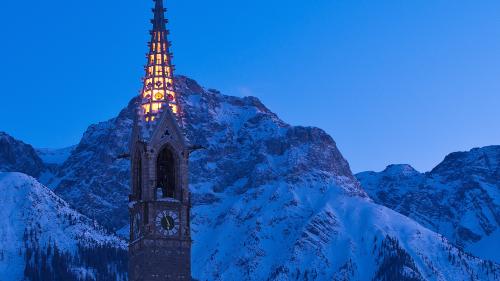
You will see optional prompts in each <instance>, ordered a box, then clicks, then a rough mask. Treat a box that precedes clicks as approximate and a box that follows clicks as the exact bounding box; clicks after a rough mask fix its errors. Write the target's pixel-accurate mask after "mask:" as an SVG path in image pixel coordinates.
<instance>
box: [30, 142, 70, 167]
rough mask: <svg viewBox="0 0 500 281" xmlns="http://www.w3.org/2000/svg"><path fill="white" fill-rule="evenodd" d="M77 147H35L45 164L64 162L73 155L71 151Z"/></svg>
mask: <svg viewBox="0 0 500 281" xmlns="http://www.w3.org/2000/svg"><path fill="white" fill-rule="evenodd" d="M74 149H75V146H74V145H72V146H69V147H65V148H56V149H53V148H37V149H35V151H36V153H37V154H38V156H39V157H40V158H41V159H42V161H43V162H44V163H45V164H55V165H61V164H63V163H64V162H65V161H66V160H67V159H68V158H69V156H70V155H71V152H72V151H73V150H74Z"/></svg>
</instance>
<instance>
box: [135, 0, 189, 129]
mask: <svg viewBox="0 0 500 281" xmlns="http://www.w3.org/2000/svg"><path fill="white" fill-rule="evenodd" d="M154 1H155V2H156V3H155V7H154V9H153V12H154V18H153V19H152V20H151V23H152V24H153V30H152V31H151V32H150V34H151V41H150V42H149V53H148V54H147V59H148V62H147V64H146V66H145V71H146V75H145V77H144V85H143V88H142V91H141V97H142V102H141V108H142V110H141V111H142V115H143V118H144V120H145V121H147V122H150V121H154V120H156V119H158V118H159V114H160V113H161V112H162V110H164V109H165V108H166V105H168V106H169V107H170V109H171V110H172V112H173V113H174V114H175V115H176V116H177V117H179V114H180V109H179V106H178V104H177V94H176V93H175V88H174V79H173V77H174V74H173V66H172V61H171V58H172V54H171V53H170V52H169V47H170V42H169V41H168V40H167V35H168V34H169V32H168V30H167V29H166V27H165V25H166V23H167V20H166V19H165V12H166V9H165V8H163V0H154Z"/></svg>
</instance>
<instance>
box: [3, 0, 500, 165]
mask: <svg viewBox="0 0 500 281" xmlns="http://www.w3.org/2000/svg"><path fill="white" fill-rule="evenodd" d="M152 5H153V3H152V0H141V1H131V0H120V1H119V0H107V1H102V0H87V1H68V0H66V1H62V0H51V1H35V0H24V1H4V2H3V3H2V5H1V6H2V7H1V9H0V26H1V28H0V40H1V44H0V84H1V89H0V97H1V103H0V105H1V107H0V131H6V132H8V133H10V134H11V135H13V136H15V137H17V138H20V139H22V140H24V141H25V142H28V143H31V144H33V145H34V146H37V147H62V146H68V145H71V144H75V143H77V142H78V140H79V139H80V137H81V135H82V134H83V132H84V130H85V129H86V127H87V126H88V125H89V124H91V123H94V122H98V121H103V120H106V119H108V118H111V117H113V116H115V115H116V114H117V113H118V112H119V110H120V109H121V108H122V107H124V106H125V105H126V103H127V102H128V100H129V99H130V98H131V97H132V96H133V95H135V94H137V93H138V90H139V89H140V77H141V76H142V74H143V64H144V63H145V56H144V54H145V52H146V49H147V48H146V42H147V41H148V39H149V38H148V30H149V29H150V23H149V19H150V17H151V10H150V8H151V7H152ZM167 7H168V8H169V12H168V18H169V19H170V22H171V23H170V24H169V28H170V30H171V33H172V35H171V37H170V39H171V41H173V48H172V51H173V52H174V55H175V57H174V63H175V64H176V67H177V74H184V75H187V76H190V77H192V78H194V79H196V80H198V81H199V82H200V83H201V84H202V85H204V86H206V87H211V88H217V89H220V90H222V91H223V92H224V93H227V94H232V95H238V96H243V95H255V96H257V97H259V98H260V99H261V100H262V101H263V102H264V103H265V104H266V105H267V106H268V107H269V108H270V109H272V110H273V111H275V112H276V113H278V114H279V115H280V116H281V117H282V118H283V119H284V120H285V121H287V122H289V123H291V124H293V125H306V126H318V127H321V128H323V129H325V130H326V131H327V132H328V133H330V134H331V135H332V136H333V137H334V139H335V140H336V141H337V143H338V146H339V147H340V149H341V151H342V153H343V154H344V156H345V157H346V158H347V159H348V161H349V162H350V164H351V166H352V168H353V170H354V171H355V172H359V171H363V170H381V169H383V168H384V167H385V166H386V165H387V164H390V163H410V164H412V165H414V166H415V167H416V168H417V169H419V170H421V171H427V170H429V169H431V168H432V167H433V166H434V165H436V164H437V163H438V162H439V161H441V160H442V158H443V157H444V156H445V155H446V154H447V153H448V152H452V151H456V150H467V149H470V148H473V147H476V146H484V145H490V144H500V130H499V124H500V112H499V109H500V1H498V0H495V1H481V0H479V1H457V0H453V1H452V0H449V1H441V0H418V1H417V0H413V1H401V0H397V1H396V0H395V1H376V0H370V1H368V0H367V1H357V0H338V1H337V0H315V1H297V0H286V1H285V0H272V1H270V0H253V1H237V0H236V1H235V0H216V1H206V0H203V1H201V0H197V1H187V0H182V1H181V0H167Z"/></svg>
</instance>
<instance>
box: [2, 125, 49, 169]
mask: <svg viewBox="0 0 500 281" xmlns="http://www.w3.org/2000/svg"><path fill="white" fill-rule="evenodd" d="M44 170H45V165H44V164H43V161H42V160H41V159H40V157H38V155H37V154H36V152H35V149H33V147H32V146H31V145H29V144H25V143H24V142H22V141H19V140H16V139H14V138H13V137H11V136H9V135H8V134H6V133H4V132H0V171H2V172H22V173H25V174H28V175H31V176H33V177H38V176H40V174H41V173H42V172H43V171H44Z"/></svg>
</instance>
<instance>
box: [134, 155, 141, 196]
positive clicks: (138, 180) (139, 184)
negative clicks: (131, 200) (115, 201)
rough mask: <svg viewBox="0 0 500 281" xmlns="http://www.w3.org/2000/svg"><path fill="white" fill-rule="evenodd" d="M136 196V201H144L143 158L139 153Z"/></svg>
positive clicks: (135, 173)
mask: <svg viewBox="0 0 500 281" xmlns="http://www.w3.org/2000/svg"><path fill="white" fill-rule="evenodd" d="M134 166H135V171H134V194H135V197H136V200H141V199H142V158H141V155H140V154H139V153H137V154H136V157H135V165H134Z"/></svg>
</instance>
